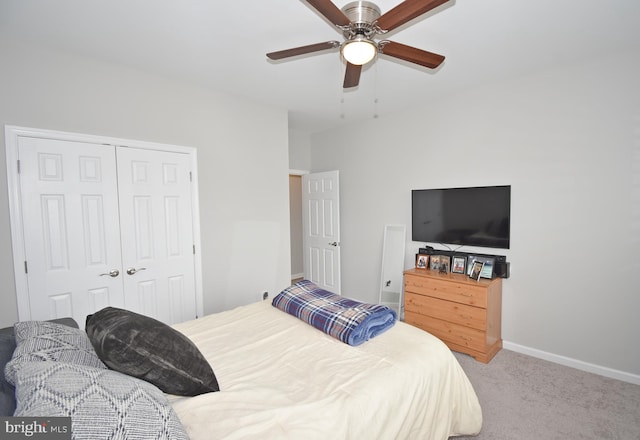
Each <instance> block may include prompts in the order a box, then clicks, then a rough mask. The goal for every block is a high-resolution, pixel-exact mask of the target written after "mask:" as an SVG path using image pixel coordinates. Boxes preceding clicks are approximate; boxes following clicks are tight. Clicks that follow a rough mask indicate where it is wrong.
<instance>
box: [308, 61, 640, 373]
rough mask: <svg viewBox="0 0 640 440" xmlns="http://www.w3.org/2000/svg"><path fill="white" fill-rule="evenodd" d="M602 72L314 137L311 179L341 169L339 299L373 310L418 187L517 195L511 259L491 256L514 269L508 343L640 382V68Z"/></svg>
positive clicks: (603, 65)
mask: <svg viewBox="0 0 640 440" xmlns="http://www.w3.org/2000/svg"><path fill="white" fill-rule="evenodd" d="M597 61H598V62H597V64H596V63H594V64H588V65H580V66H573V67H566V68H557V67H555V68H554V67H553V66H546V68H547V69H548V70H547V71H546V72H545V73H541V74H537V75H532V76H529V77H526V78H520V79H518V80H515V81H509V82H503V83H499V84H494V85H492V86H486V87H484V88H482V89H476V90H469V91H466V92H464V93H461V94H458V95H456V96H451V97H449V98H448V99H443V100H442V101H438V102H430V103H429V104H428V106H426V107H425V108H422V109H417V110H416V109H413V110H412V111H408V112H406V113H404V114H396V115H394V116H389V117H384V118H380V119H378V120H375V121H373V120H372V121H368V122H365V123H362V124H359V125H357V126H351V127H349V128H346V129H342V130H339V131H335V132H327V133H322V134H317V135H314V136H312V147H311V148H312V152H311V163H312V170H313V171H323V170H329V169H338V170H340V184H341V188H340V190H341V196H340V197H341V225H342V237H341V238H342V276H343V278H342V279H343V285H342V292H343V294H344V295H346V296H352V297H354V298H357V299H360V300H364V301H370V302H375V301H376V300H377V295H378V282H379V275H375V274H379V268H380V261H381V249H382V233H383V226H384V224H387V223H389V224H398V223H399V224H406V225H407V230H408V235H409V237H410V230H411V222H410V218H411V217H410V216H411V206H410V190H411V189H414V188H438V187H450V186H476V185H494V184H511V185H512V219H511V233H512V236H511V249H510V250H508V251H504V252H501V251H497V252H496V251H495V250H493V251H492V250H491V249H483V250H484V251H485V252H486V253H500V254H506V255H507V256H508V260H509V261H510V262H511V269H512V276H511V278H510V279H507V280H504V284H503V313H502V316H503V320H502V322H503V338H504V339H505V340H506V341H510V342H511V343H514V344H520V345H522V346H525V347H530V348H533V349H536V350H541V351H543V352H547V353H552V354H555V355H558V356H565V357H568V358H571V359H575V360H579V361H582V362H586V363H590V364H594V365H597V366H603V367H606V368H610V369H614V370H619V371H621V372H626V373H630V374H631V375H640V350H638V335H640V319H638V312H639V311H640V276H639V274H640V258H638V255H637V253H638V250H640V88H639V87H638V78H640V56H638V54H637V53H633V54H621V55H619V56H616V57H612V58H610V59H598V60H597ZM438 74H439V75H446V69H444V70H443V71H442V72H440V73H438ZM425 87H428V78H427V79H426V81H425ZM419 245H420V243H414V242H409V243H408V245H407V255H406V260H405V265H406V267H410V266H411V265H412V264H413V254H414V253H415V252H416V251H417V249H418V247H419ZM467 249H468V250H474V249H473V248H467ZM462 250H465V249H462ZM372 274H373V275H375V276H372ZM637 377H640V376H637Z"/></svg>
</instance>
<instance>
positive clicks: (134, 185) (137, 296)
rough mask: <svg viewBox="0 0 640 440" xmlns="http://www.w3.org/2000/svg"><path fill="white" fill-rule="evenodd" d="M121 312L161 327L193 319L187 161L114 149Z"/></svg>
mask: <svg viewBox="0 0 640 440" xmlns="http://www.w3.org/2000/svg"><path fill="white" fill-rule="evenodd" d="M117 158H118V187H119V191H120V222H121V225H122V255H123V257H122V259H123V264H124V266H123V270H124V273H123V281H124V285H125V292H126V298H125V303H126V304H127V308H129V309H130V310H133V311H135V312H138V313H142V314H144V315H148V316H154V317H156V318H158V319H160V320H161V321H163V322H169V323H175V322H182V321H185V320H187V319H193V318H195V316H196V298H195V274H194V248H193V246H194V240H193V224H192V214H191V213H192V209H191V180H190V167H189V164H190V158H189V157H188V155H186V154H181V153H173V152H167V151H152V150H142V149H137V148H122V147H120V148H118V149H117Z"/></svg>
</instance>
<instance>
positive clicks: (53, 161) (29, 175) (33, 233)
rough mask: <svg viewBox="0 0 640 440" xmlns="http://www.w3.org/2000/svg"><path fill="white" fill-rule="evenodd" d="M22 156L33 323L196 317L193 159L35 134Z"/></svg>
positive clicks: (23, 140) (24, 140)
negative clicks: (125, 313) (103, 314)
mask: <svg viewBox="0 0 640 440" xmlns="http://www.w3.org/2000/svg"><path fill="white" fill-rule="evenodd" d="M18 154H19V160H20V200H21V205H22V220H23V230H24V247H25V255H26V262H25V270H26V272H27V282H28V295H29V309H30V319H34V320H39V319H53V318H58V317H63V316H72V317H73V318H74V319H76V321H78V323H79V324H80V325H81V326H82V325H84V321H85V319H86V316H87V315H89V314H91V313H94V312H95V311H97V310H100V309H101V308H103V307H106V306H114V307H120V308H126V309H128V310H132V311H134V312H138V313H142V314H145V315H148V316H151V317H154V318H156V319H159V320H161V321H163V322H166V323H169V324H171V323H176V322H181V321H184V320H187V319H193V318H195V317H196V292H195V271H194V264H195V263H194V255H193V254H194V250H193V249H194V241H193V218H192V215H193V213H192V206H191V190H192V188H191V179H190V174H189V167H190V161H189V158H188V155H186V154H181V153H174V152H167V151H156V150H150V149H139V148H129V147H119V146H112V145H99V144H92V143H83V142H74V141H64V140H53V139H41V138H31V137H20V139H19V145H18ZM20 319H23V317H22V316H21V317H20Z"/></svg>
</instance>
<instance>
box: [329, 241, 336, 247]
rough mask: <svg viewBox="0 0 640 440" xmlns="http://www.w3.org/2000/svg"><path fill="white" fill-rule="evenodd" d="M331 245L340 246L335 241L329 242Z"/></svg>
mask: <svg viewBox="0 0 640 440" xmlns="http://www.w3.org/2000/svg"><path fill="white" fill-rule="evenodd" d="M329 246H338V242H337V241H334V242H333V243H329Z"/></svg>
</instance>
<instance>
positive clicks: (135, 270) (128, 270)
mask: <svg viewBox="0 0 640 440" xmlns="http://www.w3.org/2000/svg"><path fill="white" fill-rule="evenodd" d="M141 270H147V268H146V267H141V268H140V269H136V268H134V267H130V268H129V269H127V274H129V275H133V274H134V273H136V272H140V271H141Z"/></svg>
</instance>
